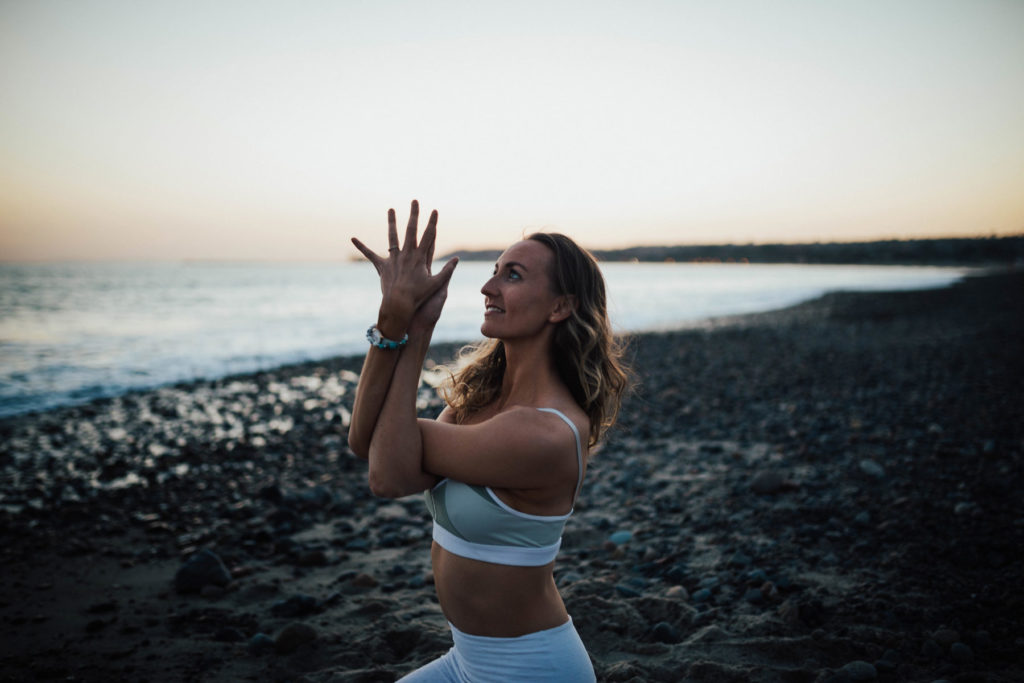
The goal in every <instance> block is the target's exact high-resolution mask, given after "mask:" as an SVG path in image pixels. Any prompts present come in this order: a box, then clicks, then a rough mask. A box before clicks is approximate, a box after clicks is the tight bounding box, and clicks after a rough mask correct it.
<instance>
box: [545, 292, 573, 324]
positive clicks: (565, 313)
mask: <svg viewBox="0 0 1024 683" xmlns="http://www.w3.org/2000/svg"><path fill="white" fill-rule="evenodd" d="M575 310H576V297H575V296H573V295H572V294H563V295H562V296H560V297H558V299H557V300H556V301H555V307H554V309H553V310H552V311H551V315H550V316H548V322H551V323H560V322H562V321H563V320H565V319H566V318H568V317H569V316H570V315H572V312H573V311H575Z"/></svg>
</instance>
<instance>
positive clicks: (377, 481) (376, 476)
mask: <svg viewBox="0 0 1024 683" xmlns="http://www.w3.org/2000/svg"><path fill="white" fill-rule="evenodd" d="M367 478H368V479H369V484H370V492H371V493H373V495H375V496H377V497H378V498H392V499H393V498H402V497H403V496H408V495H409V494H410V493H414V492H413V491H407V490H406V489H405V488H404V487H402V486H400V483H399V482H397V481H395V480H394V479H393V478H390V477H386V476H382V475H381V473H380V472H377V471H376V470H375V469H374V468H373V467H371V468H370V472H369V474H368V477H367Z"/></svg>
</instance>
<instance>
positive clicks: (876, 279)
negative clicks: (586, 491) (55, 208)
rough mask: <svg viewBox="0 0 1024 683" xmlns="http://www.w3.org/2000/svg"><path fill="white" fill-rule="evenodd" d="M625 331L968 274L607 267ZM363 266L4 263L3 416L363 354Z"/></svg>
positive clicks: (477, 307)
mask: <svg viewBox="0 0 1024 683" xmlns="http://www.w3.org/2000/svg"><path fill="white" fill-rule="evenodd" d="M492 268H493V265H492V264H490V263H481V262H463V263H460V264H459V266H458V268H457V269H456V272H455V275H454V277H453V278H452V284H451V287H450V290H449V297H448V302H447V304H446V306H445V312H444V314H443V315H442V318H441V321H440V322H439V323H438V326H437V329H436V330H435V334H434V339H435V341H470V340H474V339H477V338H479V336H480V335H479V326H480V322H481V321H482V316H483V296H482V295H481V294H480V291H479V290H480V287H481V286H482V285H483V283H484V282H485V281H486V280H487V278H488V277H489V276H490V272H491V270H492ZM602 270H603V272H604V274H605V279H606V281H607V284H608V291H609V311H610V315H611V319H612V324H613V325H614V327H615V329H616V330H617V331H621V332H639V331H649V330H657V329H670V328H673V327H680V326H684V325H687V324H693V323H694V322H695V321H699V320H703V319H706V318H710V317H715V316H722V315H735V314H742V313H753V312H758V311H767V310H772V309H777V308H782V307H786V306H791V305H793V304H796V303H799V302H801V301H806V300H809V299H813V298H816V297H818V296H820V295H822V294H824V293H826V292H831V291H838V290H854V291H864V290H903V289H926V288H933V287H943V286H947V285H949V284H951V283H953V282H955V281H956V280H958V279H960V278H961V277H963V276H964V275H966V274H967V273H968V272H969V269H966V268H938V267H918V266H907V267H903V266H819V265H733V264H674V263H673V264H670V263H605V264H602ZM379 301H380V290H379V287H378V283H377V279H376V273H374V271H373V268H372V266H370V265H369V264H368V263H220V262H184V263H46V264H13V263H7V264H0V417H3V416H11V415H18V414H21V413H25V412H30V411H38V410H45V409H48V408H52V407H55V406H60V405H66V404H73V403H81V402H85V401H88V400H91V399H94V398H97V397H103V396H113V395H118V394H121V393H124V392H126V391H130V390H134V389H142V388H148V387H154V386H159V385H163V384H168V383H174V382H179V381H183V380H191V379H197V378H215V377H221V376H225V375H229V374H234V373H238V372H250V371H255V370H260V369H269V368H273V367H276V366H279V365H282V364H286V363H292V362H299V361H305V360H316V359H321V358H327V357H331V356H337V355H351V354H361V353H364V352H365V349H366V340H365V333H366V328H367V327H369V326H370V325H371V324H372V323H373V322H374V321H375V320H376V311H377V306H378V304H379Z"/></svg>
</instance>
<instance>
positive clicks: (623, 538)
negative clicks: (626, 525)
mask: <svg viewBox="0 0 1024 683" xmlns="http://www.w3.org/2000/svg"><path fill="white" fill-rule="evenodd" d="M632 538H633V532H632V531H625V530H623V531H616V532H615V533H614V534H612V535H611V536H609V537H608V541H609V542H611V543H614V544H615V545H617V546H619V545H622V544H623V543H629V541H630V540H632Z"/></svg>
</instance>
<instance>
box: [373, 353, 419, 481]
mask: <svg viewBox="0 0 1024 683" xmlns="http://www.w3.org/2000/svg"><path fill="white" fill-rule="evenodd" d="M429 346H430V334H429V333H427V334H418V335H415V337H413V336H410V339H409V343H408V345H407V346H406V348H404V349H403V350H402V355H401V357H400V358H399V361H398V364H397V366H396V367H395V370H394V374H393V375H392V377H391V384H390V387H389V388H388V391H387V394H386V395H385V397H384V402H383V405H382V407H381V410H380V414H379V416H378V418H377V422H376V425H375V427H374V429H373V433H372V436H371V438H370V447H369V460H370V472H369V479H370V489H371V490H372V491H373V493H374V494H375V495H378V496H381V497H385V498H399V497H401V496H406V495H409V494H412V493H418V492H420V491H422V490H424V489H426V488H428V487H430V486H431V485H432V484H433V481H434V477H433V476H432V475H430V474H427V473H425V472H424V471H423V467H422V460H423V457H422V441H421V439H420V428H419V422H418V419H417V415H416V394H417V391H418V390H419V384H420V373H421V371H422V368H423V360H424V359H425V358H426V355H427V349H428V348H429Z"/></svg>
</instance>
